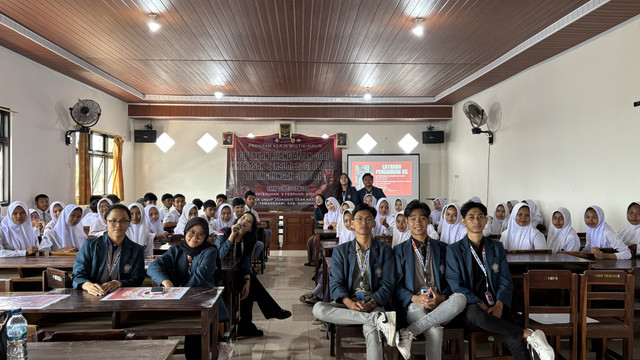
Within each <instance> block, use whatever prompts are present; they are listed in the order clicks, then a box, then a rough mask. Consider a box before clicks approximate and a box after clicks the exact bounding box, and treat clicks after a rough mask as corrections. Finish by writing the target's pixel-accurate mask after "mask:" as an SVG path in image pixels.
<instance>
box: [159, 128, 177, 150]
mask: <svg viewBox="0 0 640 360" xmlns="http://www.w3.org/2000/svg"><path fill="white" fill-rule="evenodd" d="M175 143H176V142H175V141H173V139H172V138H171V136H169V134H167V133H166V132H163V133H162V135H160V136H158V138H157V139H156V146H157V147H158V148H159V149H160V150H162V152H164V153H166V152H167V151H169V149H171V147H172V146H173V145H174V144H175Z"/></svg>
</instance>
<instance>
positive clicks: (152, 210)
mask: <svg viewBox="0 0 640 360" xmlns="http://www.w3.org/2000/svg"><path fill="white" fill-rule="evenodd" d="M144 215H145V216H144V217H145V222H146V223H147V229H149V231H150V232H151V233H153V234H154V237H155V238H156V239H161V240H166V239H167V236H166V235H165V233H164V229H163V228H162V220H160V210H158V207H157V206H155V205H147V206H145V207H144Z"/></svg>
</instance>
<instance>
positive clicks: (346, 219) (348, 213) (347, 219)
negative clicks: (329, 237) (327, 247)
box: [318, 206, 356, 283]
mask: <svg viewBox="0 0 640 360" xmlns="http://www.w3.org/2000/svg"><path fill="white" fill-rule="evenodd" d="M353 209H355V206H354V207H353V208H349V209H346V210H343V211H342V216H341V217H340V223H339V224H338V227H339V228H340V231H339V232H338V243H339V244H343V243H346V242H349V241H351V240H353V239H355V237H356V232H355V231H353V228H352V227H351V222H352V221H353ZM318 283H320V281H319V280H318Z"/></svg>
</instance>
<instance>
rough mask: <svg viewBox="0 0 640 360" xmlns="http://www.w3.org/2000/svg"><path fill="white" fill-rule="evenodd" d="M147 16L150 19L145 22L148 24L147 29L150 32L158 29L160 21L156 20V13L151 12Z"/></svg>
mask: <svg viewBox="0 0 640 360" xmlns="http://www.w3.org/2000/svg"><path fill="white" fill-rule="evenodd" d="M147 16H148V17H149V18H150V19H151V21H149V22H148V23H147V25H148V26H149V30H151V32H156V31H158V30H159V29H160V27H161V25H160V23H159V22H158V14H154V13H151V14H149V15H147Z"/></svg>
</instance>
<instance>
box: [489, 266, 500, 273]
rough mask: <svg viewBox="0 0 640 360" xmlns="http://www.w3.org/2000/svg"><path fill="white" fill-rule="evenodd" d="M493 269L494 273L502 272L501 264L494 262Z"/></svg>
mask: <svg viewBox="0 0 640 360" xmlns="http://www.w3.org/2000/svg"><path fill="white" fill-rule="evenodd" d="M491 270H493V272H494V273H496V274H497V273H499V272H500V265H498V264H496V263H493V265H491Z"/></svg>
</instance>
